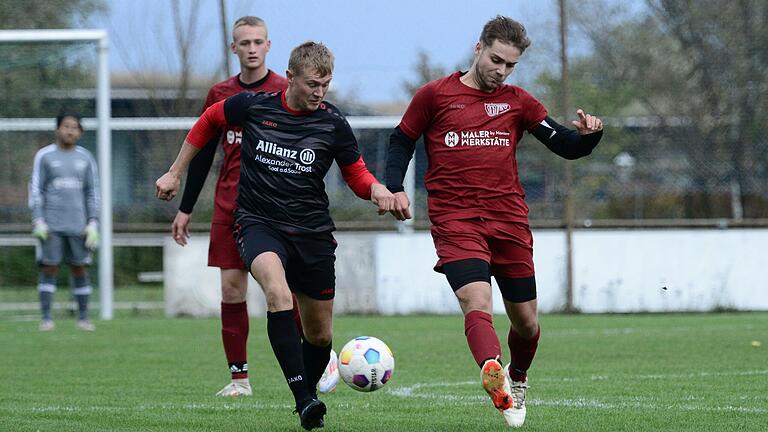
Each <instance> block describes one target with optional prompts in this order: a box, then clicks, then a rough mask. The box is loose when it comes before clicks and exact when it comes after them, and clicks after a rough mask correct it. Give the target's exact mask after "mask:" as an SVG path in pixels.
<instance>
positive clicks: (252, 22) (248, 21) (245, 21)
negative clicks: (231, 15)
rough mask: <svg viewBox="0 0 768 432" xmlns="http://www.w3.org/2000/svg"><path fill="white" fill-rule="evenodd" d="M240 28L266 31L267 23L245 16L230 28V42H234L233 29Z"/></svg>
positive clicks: (257, 18)
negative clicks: (260, 28) (250, 27)
mask: <svg viewBox="0 0 768 432" xmlns="http://www.w3.org/2000/svg"><path fill="white" fill-rule="evenodd" d="M242 26H252V27H264V30H267V23H266V22H265V21H264V20H263V19H261V18H259V17H256V16H250V15H246V16H243V17H240V18H238V19H237V20H235V25H233V26H232V40H235V29H236V28H238V27H242Z"/></svg>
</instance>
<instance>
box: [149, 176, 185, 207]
mask: <svg viewBox="0 0 768 432" xmlns="http://www.w3.org/2000/svg"><path fill="white" fill-rule="evenodd" d="M180 184H181V179H180V178H179V176H176V175H174V174H172V173H170V172H167V173H165V174H163V176H162V177H160V178H159V179H157V181H156V182H155V196H156V197H158V198H160V199H161V200H165V201H170V200H172V199H173V197H175V196H176V194H177V193H179V186H180Z"/></svg>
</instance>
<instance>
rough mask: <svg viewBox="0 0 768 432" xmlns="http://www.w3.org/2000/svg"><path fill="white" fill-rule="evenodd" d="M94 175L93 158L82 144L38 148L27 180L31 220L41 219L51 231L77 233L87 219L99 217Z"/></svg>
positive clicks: (95, 170)
mask: <svg viewBox="0 0 768 432" xmlns="http://www.w3.org/2000/svg"><path fill="white" fill-rule="evenodd" d="M98 179H99V176H98V170H97V168H96V161H95V160H94V159H93V155H91V153H90V152H89V151H88V150H86V149H84V148H83V147H80V146H75V147H74V148H73V149H71V150H62V149H60V148H59V147H58V146H57V145H56V144H50V145H48V146H45V147H43V148H41V149H40V150H39V151H38V152H37V154H35V162H34V165H33V167H32V179H31V181H30V182H29V208H30V209H32V222H33V223H34V222H35V221H36V220H38V219H42V220H44V221H45V223H46V224H48V229H49V230H50V231H52V232H60V233H63V234H81V233H82V232H83V229H85V225H86V224H87V223H88V221H90V220H98V217H99V216H98V213H99V180H98Z"/></svg>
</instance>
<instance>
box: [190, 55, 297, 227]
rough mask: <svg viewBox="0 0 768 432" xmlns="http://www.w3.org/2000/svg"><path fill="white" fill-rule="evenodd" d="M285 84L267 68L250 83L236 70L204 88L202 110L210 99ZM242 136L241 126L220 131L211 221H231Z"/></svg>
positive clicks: (276, 87)
mask: <svg viewBox="0 0 768 432" xmlns="http://www.w3.org/2000/svg"><path fill="white" fill-rule="evenodd" d="M286 88H288V81H287V80H286V79H285V78H283V77H282V76H280V75H278V74H276V73H274V72H272V71H271V70H270V71H268V72H267V76H266V77H265V78H264V79H262V80H259V81H257V82H256V83H253V84H252V85H247V84H243V83H242V82H240V74H238V75H235V76H233V77H230V78H228V79H226V80H224V81H222V82H220V83H218V84H216V85H214V86H213V87H211V89H210V90H209V91H208V97H207V98H206V99H205V106H204V107H203V111H205V109H206V108H208V107H209V106H211V105H213V104H214V103H216V102H218V101H220V100H223V99H226V98H228V97H230V96H233V95H236V94H238V93H240V92H243V91H263V92H275V91H281V90H285V89H286ZM242 139H243V130H242V128H240V127H235V126H227V128H226V129H225V130H223V131H222V133H221V141H220V143H221V146H222V148H224V162H223V163H222V165H221V171H220V172H219V178H218V180H217V181H216V193H215V195H214V203H213V221H212V222H214V223H225V224H233V223H234V210H235V203H236V201H237V185H238V184H239V182H240V143H241V142H242Z"/></svg>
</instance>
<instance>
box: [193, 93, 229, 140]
mask: <svg viewBox="0 0 768 432" xmlns="http://www.w3.org/2000/svg"><path fill="white" fill-rule="evenodd" d="M226 125H227V119H226V118H225V116H224V101H223V100H221V101H219V102H216V103H215V104H213V105H211V106H210V107H208V109H206V110H205V112H204V113H203V115H201V116H200V118H199V119H197V121H196V122H195V125H194V126H192V130H190V131H189V133H188V134H187V139H186V141H187V142H188V143H190V144H192V145H193V146H195V147H197V148H203V147H204V146H205V144H207V143H208V141H210V140H212V139H214V138H216V137H217V136H218V135H219V133H220V131H221V130H222V129H223V128H224V127H226Z"/></svg>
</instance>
